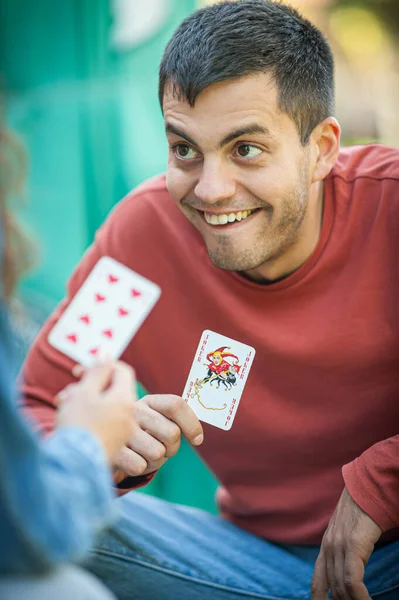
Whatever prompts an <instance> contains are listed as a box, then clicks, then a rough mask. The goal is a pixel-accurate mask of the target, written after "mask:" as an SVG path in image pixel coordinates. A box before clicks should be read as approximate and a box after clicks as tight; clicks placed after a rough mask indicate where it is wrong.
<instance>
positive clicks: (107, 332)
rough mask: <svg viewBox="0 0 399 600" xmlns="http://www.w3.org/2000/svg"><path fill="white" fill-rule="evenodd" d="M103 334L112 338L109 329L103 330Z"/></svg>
mask: <svg viewBox="0 0 399 600" xmlns="http://www.w3.org/2000/svg"><path fill="white" fill-rule="evenodd" d="M103 335H106V336H107V337H109V338H112V335H113V333H112V330H111V329H106V330H105V331H103Z"/></svg>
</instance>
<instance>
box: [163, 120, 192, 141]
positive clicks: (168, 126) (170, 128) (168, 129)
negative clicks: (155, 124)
mask: <svg viewBox="0 0 399 600" xmlns="http://www.w3.org/2000/svg"><path fill="white" fill-rule="evenodd" d="M165 132H166V133H173V134H174V135H177V136H179V137H181V138H183V140H186V142H189V143H190V144H192V145H193V146H198V144H197V143H196V142H195V140H193V138H192V137H190V136H189V135H188V134H187V133H184V131H182V130H181V129H178V128H177V127H175V126H174V125H172V123H166V125H165Z"/></svg>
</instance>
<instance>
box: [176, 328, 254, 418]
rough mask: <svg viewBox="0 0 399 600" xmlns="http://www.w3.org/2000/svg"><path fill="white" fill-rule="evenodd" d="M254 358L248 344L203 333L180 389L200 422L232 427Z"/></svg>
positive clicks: (218, 335)
mask: <svg viewBox="0 0 399 600" xmlns="http://www.w3.org/2000/svg"><path fill="white" fill-rule="evenodd" d="M254 357H255V350H254V349H253V348H251V346H247V345H246V344H242V343H241V342H237V341H236V340H232V339H231V338H228V337H226V336H224V335H220V334H219V333H215V332H214V331H209V330H208V329H207V330H205V331H204V332H203V334H202V336H201V340H200V343H199V345H198V348H197V352H196V353H195V357H194V362H193V364H192V367H191V370H190V374H189V376H188V380H187V383H186V387H185V388H184V392H183V399H184V400H185V401H186V402H187V403H188V404H189V406H190V407H191V408H192V409H193V411H194V412H195V414H196V415H197V417H198V418H199V419H200V421H204V422H205V423H209V424H210V425H214V426H215V427H220V428H221V429H225V430H228V429H230V428H231V426H232V424H233V421H234V417H235V415H236V413H237V408H238V404H239V402H240V399H241V396H242V393H243V391H244V387H245V384H246V382H247V379H248V374H249V371H250V369H251V365H252V362H253V360H254Z"/></svg>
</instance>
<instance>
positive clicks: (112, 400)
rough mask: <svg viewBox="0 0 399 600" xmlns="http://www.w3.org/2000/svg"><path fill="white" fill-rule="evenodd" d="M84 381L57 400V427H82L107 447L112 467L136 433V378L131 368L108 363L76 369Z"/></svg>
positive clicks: (62, 393) (76, 384)
mask: <svg viewBox="0 0 399 600" xmlns="http://www.w3.org/2000/svg"><path fill="white" fill-rule="evenodd" d="M74 371H75V372H76V373H77V376H79V377H81V379H80V381H79V382H78V383H72V384H70V385H68V386H67V387H66V388H65V389H63V390H62V391H61V392H60V393H59V394H58V396H57V397H56V399H55V402H56V404H57V405H58V412H57V425H58V427H71V426H72V427H81V428H84V429H87V430H88V431H90V432H91V433H92V434H93V435H95V436H96V437H97V439H98V440H99V441H100V442H101V444H102V445H103V446H104V449H105V451H106V453H107V455H108V459H109V462H110V463H112V462H113V461H114V459H115V456H116V455H117V453H118V452H119V450H120V448H121V447H123V446H124V444H126V442H127V441H128V440H129V439H130V436H131V435H132V432H133V431H134V429H135V417H134V416H135V411H136V405H137V395H136V377H135V374H134V372H133V370H132V369H131V367H129V366H128V365H126V364H124V363H122V362H107V363H102V364H98V365H96V366H94V367H92V368H90V369H83V368H82V367H81V366H80V365H77V368H76V369H74Z"/></svg>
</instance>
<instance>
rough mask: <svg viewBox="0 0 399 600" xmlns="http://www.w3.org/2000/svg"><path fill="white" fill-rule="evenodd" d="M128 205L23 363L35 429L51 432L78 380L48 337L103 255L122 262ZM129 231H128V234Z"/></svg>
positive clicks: (108, 226)
mask: <svg viewBox="0 0 399 600" xmlns="http://www.w3.org/2000/svg"><path fill="white" fill-rule="evenodd" d="M128 209H129V205H128V204H126V203H124V202H123V201H122V202H121V203H120V204H119V205H118V206H117V207H116V209H114V211H113V213H112V214H111V215H110V217H109V218H108V219H107V221H106V222H105V223H104V225H103V226H102V227H101V229H100V230H99V231H98V233H97V235H96V239H95V241H94V243H93V244H92V246H91V247H90V248H89V249H88V250H87V252H86V253H85V255H84V256H83V258H82V260H81V262H80V263H79V265H78V266H77V267H76V269H75V271H74V273H73V274H72V276H71V278H70V280H69V282H68V286H67V294H66V297H65V299H64V300H63V301H62V302H61V304H60V305H59V306H58V308H57V309H56V310H55V311H54V312H53V314H52V315H51V316H50V317H49V319H48V320H47V322H46V323H45V324H44V326H43V327H42V329H41V331H40V332H39V334H38V336H37V337H36V339H35V342H34V344H33V345H32V347H31V349H30V351H29V352H28V355H27V357H26V360H25V363H24V365H23V369H22V374H21V377H20V380H21V383H20V390H21V400H20V403H21V406H22V409H23V411H24V413H25V415H26V417H27V418H28V419H30V420H31V422H32V425H33V427H34V429H35V430H36V431H38V432H39V433H40V434H41V435H43V436H46V435H48V434H50V433H51V432H52V431H53V429H54V422H55V405H54V398H55V397H56V395H57V394H58V392H59V391H60V390H62V389H63V388H65V387H66V386H67V385H68V384H70V383H73V382H74V381H76V380H75V379H74V377H73V376H72V367H73V366H74V364H75V362H74V361H73V360H72V359H70V358H69V357H67V356H65V355H64V354H62V353H61V352H58V351H57V350H56V349H55V348H53V347H52V346H50V344H49V343H48V340H47V337H48V334H49V332H50V331H51V329H52V328H53V327H54V325H55V324H56V322H57V321H58V320H59V318H60V317H61V315H62V314H63V312H64V311H65V310H66V308H67V307H68V305H69V304H70V302H71V301H72V299H73V298H74V296H75V295H76V293H77V292H78V291H79V289H80V287H81V286H82V284H83V283H84V281H85V280H86V278H87V276H88V275H89V273H90V272H91V270H92V269H93V267H94V266H95V265H96V263H97V262H98V260H99V259H100V258H101V257H102V256H111V257H113V258H115V259H116V260H119V261H121V262H122V260H123V248H125V247H126V244H125V245H123V244H122V243H121V230H123V229H124V228H125V229H126V227H125V223H126V221H127V219H126V216H125V212H126V210H128ZM128 221H129V220H128ZM129 222H130V221H129ZM128 234H129V232H128V231H127V232H126V233H125V237H126V236H127V235H128ZM121 247H122V249H121ZM132 366H133V367H134V365H132ZM153 477H154V474H151V475H146V476H142V477H129V478H126V479H125V480H123V481H122V482H121V483H120V484H119V485H118V486H117V487H118V493H119V494H123V493H126V492H127V491H129V490H131V489H137V488H140V487H142V486H143V485H146V484H147V483H149V482H150V481H151V480H152V479H153Z"/></svg>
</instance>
